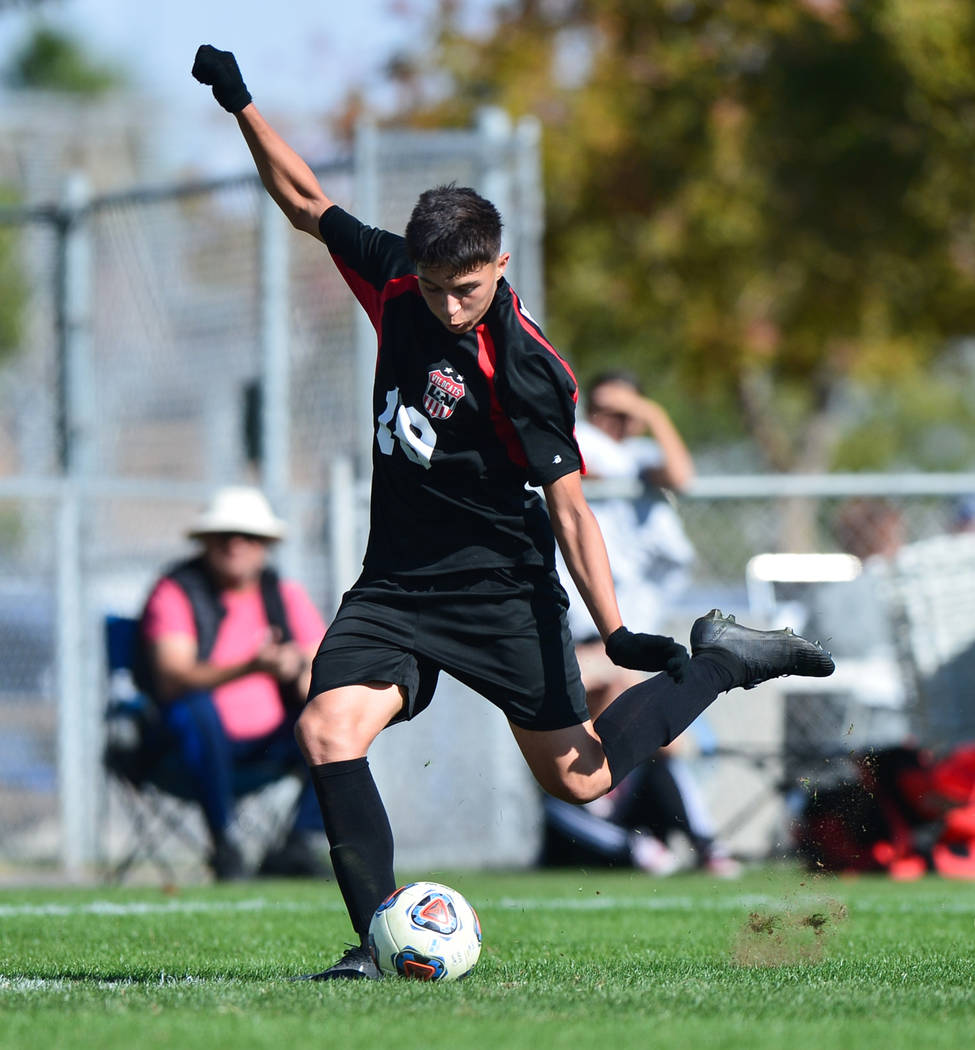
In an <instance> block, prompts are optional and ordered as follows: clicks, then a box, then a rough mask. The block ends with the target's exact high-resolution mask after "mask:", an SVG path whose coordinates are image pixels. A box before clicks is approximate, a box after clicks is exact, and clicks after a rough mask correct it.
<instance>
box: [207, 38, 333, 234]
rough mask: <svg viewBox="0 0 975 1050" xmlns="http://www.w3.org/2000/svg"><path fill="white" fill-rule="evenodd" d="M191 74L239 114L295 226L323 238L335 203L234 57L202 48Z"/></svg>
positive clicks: (266, 178) (268, 182)
mask: <svg viewBox="0 0 975 1050" xmlns="http://www.w3.org/2000/svg"><path fill="white" fill-rule="evenodd" d="M193 76H194V77H195V78H196V79H197V80H198V81H199V82H200V83H201V84H208V85H210V86H211V87H212V88H213V97H214V98H215V99H216V100H217V101H218V102H219V103H220V105H221V106H223V108H224V109H225V110H227V112H228V113H233V114H234V116H236V118H237V123H238V124H239V125H240V130H241V133H242V134H243V136H244V141H245V142H246V143H247V146H248V149H250V151H251V156H252V157H253V158H254V163H255V165H256V166H257V172H258V174H259V175H260V177H261V182H262V183H263V184H264V188H265V189H266V190H267V192H268V193H269V194H270V195H271V197H272V199H273V200H274V202H275V203H276V204H277V205H278V207H279V208H280V209H281V210H282V211H283V212H284V214H285V215H286V216H287V218H288V221H289V222H290V223H291V225H292V226H294V227H295V228H296V229H298V230H303V231H304V232H305V233H310V234H311V235H312V236H313V237H317V238H319V240H320V239H321V234H320V233H319V232H318V221H319V219H321V217H322V214H323V213H324V212H326V211H327V210H328V209H329V208H330V207H331V206H332V201H330V200H329V199H328V197H326V196H325V192H324V190H323V189H322V187H321V185H320V184H319V182H318V179H316V178H315V175H314V173H313V172H312V170H311V168H309V167H308V165H307V164H306V163H305V162H304V160H302V159H301V157H299V156H298V154H297V153H295V151H294V150H293V149H292V148H291V147H290V146H289V145H288V144H287V143H286V142H285V141H284V139H282V138H281V136H280V135H279V134H278V133H277V132H276V131H275V130H274V128H272V127H271V125H270V124H268V122H267V121H266V120H265V119H264V117H263V116H261V114H260V112H259V110H258V109H257V106H255V105H254V102H253V100H252V98H251V95H250V92H249V91H248V90H247V86H246V85H245V84H244V80H243V77H242V76H241V74H240V69H239V68H238V66H237V60H236V59H235V58H234V56H233V54H232V53H231V52H230V51H219V50H218V49H217V48H215V47H211V46H210V45H209V44H203V45H201V46H200V47H199V48H198V49H197V52H196V59H195V61H194V62H193Z"/></svg>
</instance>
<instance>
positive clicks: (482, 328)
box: [477, 324, 528, 467]
mask: <svg viewBox="0 0 975 1050" xmlns="http://www.w3.org/2000/svg"><path fill="white" fill-rule="evenodd" d="M497 359H498V351H497V348H496V347H495V345H494V340H493V339H492V338H491V334H490V332H488V330H487V325H483V324H482V325H478V326H477V365H478V368H480V370H481V372H482V373H483V374H484V377H485V379H487V383H488V390H490V392H491V422H492V423H493V424H494V430H495V433H496V434H497V435H498V437H499V438H500V439H501V443H502V444H503V445H504V447H505V448H506V449H507V450H508V455H509V456H510V457H511V461H512V462H513V463H517V464H518V466H519V467H527V466H528V458H527V457H526V456H525V450H524V449H523V448H522V445H521V442H520V441H519V440H518V435H517V434H516V433H515V428H514V426H513V424H512V422H511V420H510V419H509V418H508V417H507V416H506V415H505V414H504V412H503V410H502V408H501V402H500V401H499V400H498V394H497V391H496V390H495V389H494V373H495V371H496V370H497Z"/></svg>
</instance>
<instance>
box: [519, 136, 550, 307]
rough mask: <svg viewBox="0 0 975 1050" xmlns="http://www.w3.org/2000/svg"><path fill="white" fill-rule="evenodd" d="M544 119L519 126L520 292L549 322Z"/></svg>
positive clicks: (526, 302) (529, 305)
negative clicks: (544, 256)
mask: <svg viewBox="0 0 975 1050" xmlns="http://www.w3.org/2000/svg"><path fill="white" fill-rule="evenodd" d="M541 142H542V123H541V121H540V120H539V119H538V118H537V117H522V118H521V120H519V121H518V123H517V125H516V126H515V148H516V154H515V166H514V177H515V196H516V198H517V200H518V259H519V267H518V271H517V272H518V285H517V288H518V292H519V294H520V295H521V298H522V301H523V302H524V304H525V305H526V306H527V307H528V309H529V310H531V312H532V315H533V316H534V318H535V320H536V321H538V322H539V323H540V324H544V323H545V281H544V278H543V274H544V273H545V264H544V259H543V257H542V238H543V237H544V234H545V195H544V193H543V191H542V160H541Z"/></svg>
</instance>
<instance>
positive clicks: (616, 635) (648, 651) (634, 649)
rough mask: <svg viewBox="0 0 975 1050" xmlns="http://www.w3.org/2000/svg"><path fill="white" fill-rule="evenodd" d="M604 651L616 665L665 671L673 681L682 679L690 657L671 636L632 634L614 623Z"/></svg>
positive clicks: (643, 669)
mask: <svg viewBox="0 0 975 1050" xmlns="http://www.w3.org/2000/svg"><path fill="white" fill-rule="evenodd" d="M606 655H607V656H608V657H609V658H610V660H612V661H613V663H614V664H616V665H617V667H629V668H631V669H632V670H634V671H666V672H667V674H669V675H670V677H671V678H673V680H674V681H675V682H682V681H683V680H684V668H686V667H687V664H688V662H689V661H690V657H689V656H688V655H687V650H686V649H685V648H684V646H682V645H681V644H680V643H679V642H675V641H674V639H673V638H667V637H665V636H664V635H662V634H634V633H633V632H632V631H628V630H627V629H626V628H625V627H617V629H616V630H615V631H613V633H612V634H611V635H610V636H609V637H608V638H607V639H606Z"/></svg>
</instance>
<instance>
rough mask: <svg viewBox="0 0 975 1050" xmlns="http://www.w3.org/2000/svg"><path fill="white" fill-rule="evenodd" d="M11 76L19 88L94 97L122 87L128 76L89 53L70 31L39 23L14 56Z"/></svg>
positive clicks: (10, 71) (9, 75) (14, 85)
mask: <svg viewBox="0 0 975 1050" xmlns="http://www.w3.org/2000/svg"><path fill="white" fill-rule="evenodd" d="M7 80H8V81H9V83H10V84H11V85H12V86H13V87H18V88H27V89H29V90H40V91H62V92H65V93H67V94H72V95H85V96H88V97H94V96H97V95H103V94H105V93H106V92H108V91H111V90H112V89H113V88H116V87H118V86H119V85H120V84H122V83H123V82H124V77H123V75H122V74H121V73H120V72H119V71H118V70H116V69H114V68H112V67H110V66H108V65H105V64H102V63H100V62H97V61H96V60H95V59H93V58H92V57H91V56H89V55H88V54H87V53H86V51H85V48H84V46H83V45H82V44H81V43H80V42H79V41H78V40H76V39H75V38H74V37H73V36H71V35H70V34H68V33H65V32H63V31H61V30H59V29H54V28H51V27H47V26H39V27H38V28H37V29H36V30H35V31H34V33H33V34H32V35H31V37H30V38H29V39H28V40H27V42H26V43H25V44H24V46H23V47H22V48H21V49H20V51H19V52H18V53H17V54H16V55H15V56H14V58H13V62H12V64H11V67H10V70H9V72H8V74H7Z"/></svg>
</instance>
